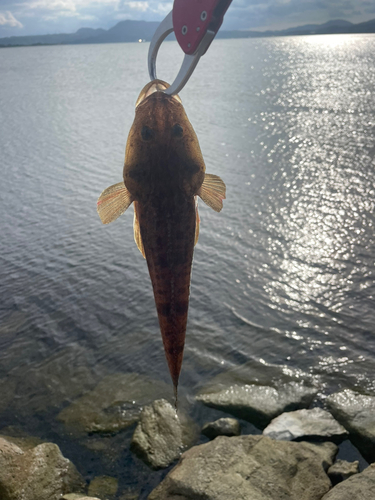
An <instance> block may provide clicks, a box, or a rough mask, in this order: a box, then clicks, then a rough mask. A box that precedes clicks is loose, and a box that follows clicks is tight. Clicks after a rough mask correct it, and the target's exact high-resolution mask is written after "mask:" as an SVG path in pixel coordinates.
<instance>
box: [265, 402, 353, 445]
mask: <svg viewBox="0 0 375 500" xmlns="http://www.w3.org/2000/svg"><path fill="white" fill-rule="evenodd" d="M263 434H264V435H265V436H268V437H270V438H272V439H279V440H282V441H292V440H295V439H308V438H313V439H331V440H334V441H336V440H337V441H342V440H343V439H344V438H345V437H347V435H348V432H347V431H346V430H345V428H344V427H343V426H342V425H340V424H339V423H338V422H337V421H336V420H335V419H334V418H333V417H332V415H331V414H330V413H328V411H325V410H322V409H321V408H313V409H312V410H296V411H291V412H288V413H283V414H282V415H279V416H278V417H276V418H274V419H273V420H272V422H271V423H270V424H269V425H268V426H267V427H266V428H265V429H264V431H263Z"/></svg>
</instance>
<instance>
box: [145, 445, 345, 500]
mask: <svg viewBox="0 0 375 500" xmlns="http://www.w3.org/2000/svg"><path fill="white" fill-rule="evenodd" d="M336 453H337V446H336V445H335V444H333V443H330V442H327V443H323V444H321V445H315V444H311V443H305V442H301V443H295V442H288V441H274V440H272V439H270V438H268V437H265V436H252V435H248V436H238V437H231V438H229V437H224V436H219V437H217V438H216V439H214V440H213V441H210V442H208V443H206V444H202V445H200V446H195V447H193V448H191V449H190V450H188V451H186V452H185V453H184V454H183V455H182V456H181V458H180V461H179V463H178V464H177V465H176V467H174V469H172V471H171V472H169V474H168V475H167V476H166V478H165V479H164V480H163V481H162V482H161V483H160V484H159V486H157V488H156V489H154V490H153V491H152V492H151V494H150V495H149V497H148V499H149V500H176V499H177V498H178V499H179V500H198V499H204V500H233V499H240V498H241V499H242V498H243V499H245V498H246V499H251V500H281V499H288V500H320V499H321V497H322V496H323V495H324V494H325V493H327V491H328V490H329V489H330V486H331V482H330V480H329V478H328V476H327V474H326V473H325V470H327V468H328V467H329V466H330V465H332V461H333V458H334V456H335V454H336Z"/></svg>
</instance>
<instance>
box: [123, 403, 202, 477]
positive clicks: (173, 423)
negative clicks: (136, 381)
mask: <svg viewBox="0 0 375 500" xmlns="http://www.w3.org/2000/svg"><path fill="white" fill-rule="evenodd" d="M180 418H181V413H180V412H179V414H177V413H176V410H175V409H174V408H173V407H172V405H171V404H170V403H168V401H166V400H165V399H161V400H158V401H154V402H153V403H152V405H150V406H146V407H145V408H143V410H142V413H141V416H140V419H139V423H138V425H137V427H136V429H135V431H134V435H133V438H132V442H131V450H132V451H133V452H134V453H135V454H136V455H137V456H138V457H139V458H141V459H142V460H143V461H144V462H145V463H146V464H147V465H149V466H150V467H152V468H153V469H162V468H164V467H167V466H168V465H169V464H171V463H172V462H173V461H174V460H176V459H177V458H179V456H180V455H181V453H182V450H183V449H184V448H186V446H188V445H189V444H191V443H192V440H193V433H189V426H188V424H187V423H185V425H183V423H182V422H181V420H180Z"/></svg>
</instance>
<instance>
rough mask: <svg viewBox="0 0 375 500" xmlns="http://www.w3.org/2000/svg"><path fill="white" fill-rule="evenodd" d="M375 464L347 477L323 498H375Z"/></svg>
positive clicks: (363, 499) (356, 499) (327, 499)
mask: <svg viewBox="0 0 375 500" xmlns="http://www.w3.org/2000/svg"><path fill="white" fill-rule="evenodd" d="M374 498H375V464H371V465H370V467H367V469H365V470H364V471H363V472H361V473H360V474H355V475H354V476H352V477H350V478H349V479H346V481H343V482H342V483H340V484H338V485H337V486H335V487H334V488H332V490H331V491H330V492H328V493H327V494H326V495H324V497H323V498H322V500H374Z"/></svg>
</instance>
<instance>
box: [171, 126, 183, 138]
mask: <svg viewBox="0 0 375 500" xmlns="http://www.w3.org/2000/svg"><path fill="white" fill-rule="evenodd" d="M183 134H184V129H183V128H182V127H181V125H180V124H179V123H176V124H175V125H173V127H172V135H173V137H182V136H183Z"/></svg>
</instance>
